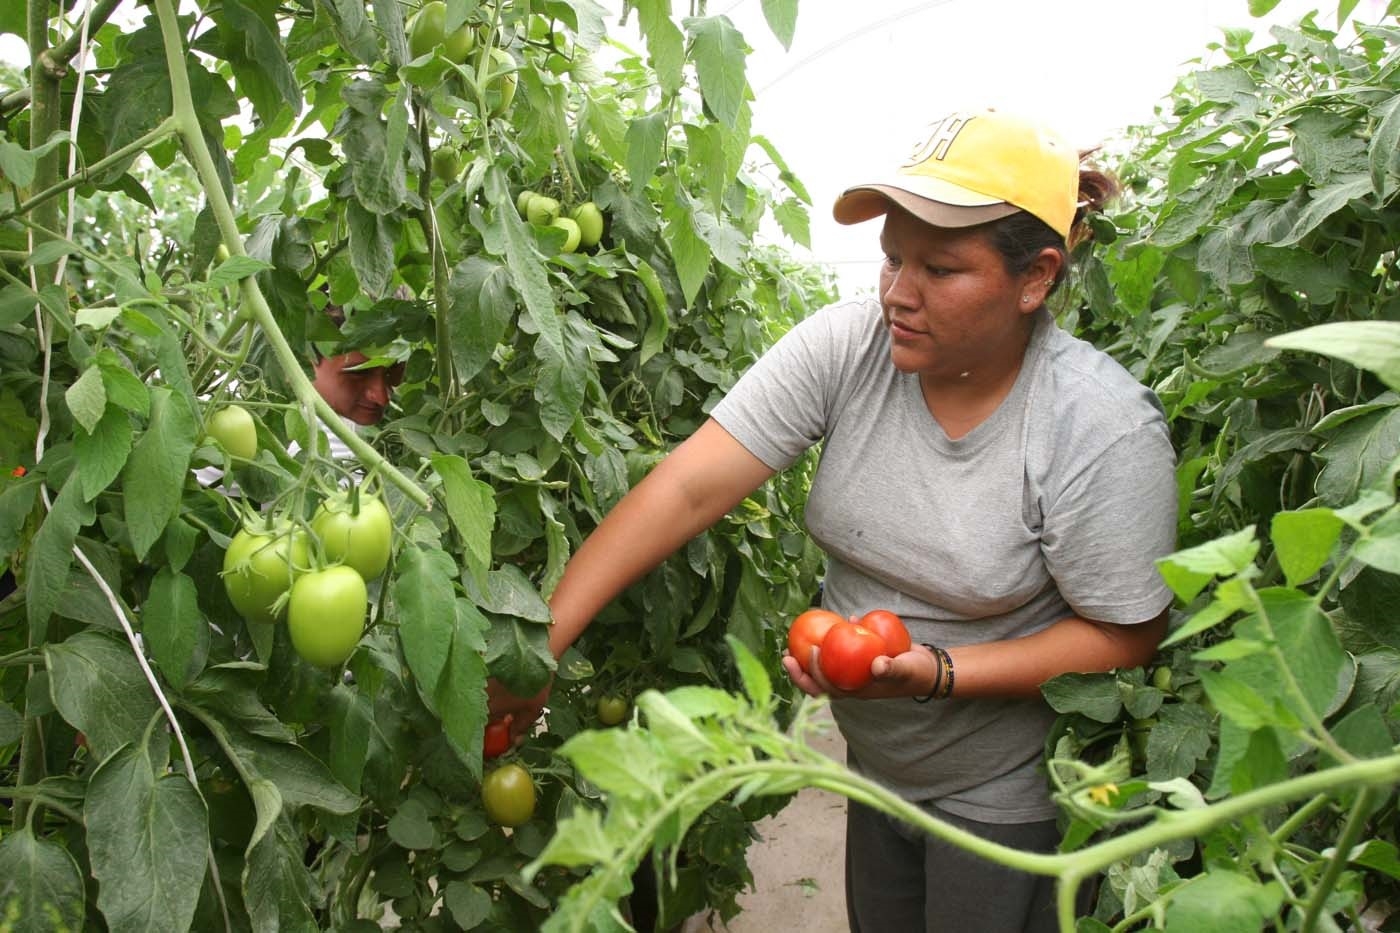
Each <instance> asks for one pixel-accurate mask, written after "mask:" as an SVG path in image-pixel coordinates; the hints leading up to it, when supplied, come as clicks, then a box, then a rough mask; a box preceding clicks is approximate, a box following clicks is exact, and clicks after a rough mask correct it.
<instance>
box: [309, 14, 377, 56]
mask: <svg viewBox="0 0 1400 933" xmlns="http://www.w3.org/2000/svg"><path fill="white" fill-rule="evenodd" d="M316 9H317V11H318V12H324V13H325V14H326V16H327V18H328V19H329V21H330V25H331V29H332V30H333V31H334V33H335V36H336V40H337V44H338V45H339V46H340V47H341V48H342V49H344V50H345V51H347V52H349V53H350V54H351V55H354V56H355V59H356V60H357V61H359V62H360V63H361V64H364V65H372V64H378V62H379V40H378V38H377V33H376V32H375V29H374V24H373V23H371V22H370V19H369V16H368V11H367V10H366V5H365V3H364V2H363V0H321V2H320V3H318V4H317V5H316Z"/></svg>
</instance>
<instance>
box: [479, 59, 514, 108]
mask: <svg viewBox="0 0 1400 933" xmlns="http://www.w3.org/2000/svg"><path fill="white" fill-rule="evenodd" d="M515 68H516V64H515V59H513V58H511V57H510V53H509V52H507V51H506V50H505V49H501V48H492V49H491V70H492V71H503V70H505V69H510V72H509V73H508V74H504V75H501V77H499V78H497V79H496V80H495V81H494V82H492V84H491V85H490V86H489V87H487V88H486V105H487V107H488V109H489V111H490V112H489V114H488V116H492V117H499V116H500V115H501V114H503V113H505V112H506V111H507V110H508V109H510V103H511V101H513V100H515V87H516V84H517V83H518V82H519V79H518V78H517V77H516V73H515Z"/></svg>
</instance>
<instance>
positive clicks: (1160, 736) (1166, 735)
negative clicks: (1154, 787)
mask: <svg viewBox="0 0 1400 933" xmlns="http://www.w3.org/2000/svg"><path fill="white" fill-rule="evenodd" d="M1210 736H1211V722H1210V715H1209V714H1208V713H1207V712H1206V711H1205V710H1204V709H1202V708H1201V707H1199V706H1197V705H1196V704H1194V703H1167V704H1164V705H1163V706H1162V708H1161V709H1160V710H1158V711H1157V722H1156V724H1155V725H1153V727H1152V731H1151V732H1149V733H1148V735H1147V778H1148V780H1151V781H1167V780H1171V779H1172V778H1178V777H1188V776H1189V775H1191V774H1192V773H1193V772H1194V771H1195V770H1196V763H1197V762H1198V761H1200V760H1201V759H1202V758H1204V757H1206V755H1208V754H1210Z"/></svg>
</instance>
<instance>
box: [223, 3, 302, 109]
mask: <svg viewBox="0 0 1400 933" xmlns="http://www.w3.org/2000/svg"><path fill="white" fill-rule="evenodd" d="M263 9H264V10H269V8H268V7H267V6H263ZM264 15H266V16H267V19H266V20H264V19H263V17H262V16H260V15H258V13H257V12H255V11H254V10H253V9H251V8H249V7H248V6H245V5H244V4H243V3H241V2H240V0H224V2H223V5H222V16H221V17H219V36H220V38H221V39H222V40H223V45H222V47H221V48H220V50H219V51H220V53H221V54H222V56H223V58H224V60H225V61H227V62H228V63H229V65H230V66H232V68H233V73H234V75H235V77H237V79H238V85H239V87H240V88H241V89H242V90H243V93H245V94H247V95H248V101H249V103H251V104H252V105H253V111H254V112H255V113H256V114H257V116H258V119H259V120H261V121H262V122H263V123H268V124H276V123H278V122H279V121H280V119H281V112H280V111H281V110H282V109H283V105H286V107H288V108H290V109H291V111H292V112H293V113H299V112H300V111H301V109H302V97H301V86H300V85H299V84H298V83H297V77H296V75H295V74H293V73H292V68H291V66H290V65H289V64H288V63H287V56H286V53H285V52H284V51H283V47H282V42H281V39H280V38H279V36H278V34H277V23H276V20H275V19H273V17H272V16H271V15H270V12H268V13H266V14H264Z"/></svg>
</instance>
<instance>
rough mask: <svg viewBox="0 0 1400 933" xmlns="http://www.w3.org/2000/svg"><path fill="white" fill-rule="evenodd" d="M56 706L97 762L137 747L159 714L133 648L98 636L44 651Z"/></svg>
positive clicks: (87, 634) (73, 639)
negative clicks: (129, 746)
mask: <svg viewBox="0 0 1400 933" xmlns="http://www.w3.org/2000/svg"><path fill="white" fill-rule="evenodd" d="M44 660H45V666H47V667H48V669H49V692H50V694H51V695H52V697H53V703H54V706H55V707H57V708H58V711H59V713H60V714H61V715H62V716H63V718H64V719H66V720H67V721H68V723H69V724H70V725H72V726H73V728H75V729H77V730H78V731H80V732H82V733H84V734H85V735H86V736H87V739H88V745H89V746H90V747H91V748H92V752H93V754H94V755H95V756H96V757H97V759H98V760H99V761H101V760H102V759H104V758H106V757H107V756H108V755H111V754H112V753H113V752H115V751H116V750H117V749H118V748H119V747H121V746H123V745H126V744H128V743H132V742H136V741H138V740H139V739H140V737H141V734H142V733H143V732H144V731H145V729H146V725H147V723H149V722H150V721H151V717H152V716H154V715H155V714H156V712H157V710H158V709H159V707H158V706H157V705H156V698H155V695H154V694H153V693H152V692H151V686H150V684H149V683H147V682H146V678H145V675H144V674H142V673H141V668H140V666H139V665H138V664H137V663H136V659H135V658H134V657H133V656H132V653H131V646H130V645H128V644H127V643H125V642H121V641H117V640H116V639H113V638H109V637H108V636H106V635H103V634H101V633H98V632H92V631H85V632H78V633H77V634H76V635H73V636H71V637H69V638H68V639H67V640H66V641H63V642H61V643H59V644H56V645H48V646H47V647H45V648H44Z"/></svg>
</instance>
